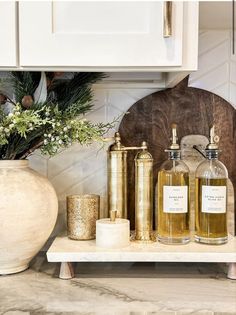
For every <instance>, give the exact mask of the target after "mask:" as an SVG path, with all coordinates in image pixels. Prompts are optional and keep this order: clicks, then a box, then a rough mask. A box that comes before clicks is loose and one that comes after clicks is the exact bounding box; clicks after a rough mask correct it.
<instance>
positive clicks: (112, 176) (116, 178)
mask: <svg viewBox="0 0 236 315" xmlns="http://www.w3.org/2000/svg"><path fill="white" fill-rule="evenodd" d="M114 139H115V142H114V143H113V144H112V145H111V146H110V147H109V149H108V152H107V190H108V191H107V195H108V213H110V211H113V210H116V211H117V218H124V219H126V218H127V151H126V150H125V148H124V146H123V145H122V144H121V138H120V134H119V133H118V132H116V133H115V137H114Z"/></svg>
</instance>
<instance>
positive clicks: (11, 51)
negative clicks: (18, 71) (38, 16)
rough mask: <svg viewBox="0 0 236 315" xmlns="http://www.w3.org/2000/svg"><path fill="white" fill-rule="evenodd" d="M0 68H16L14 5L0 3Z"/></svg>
mask: <svg viewBox="0 0 236 315" xmlns="http://www.w3.org/2000/svg"><path fill="white" fill-rule="evenodd" d="M0 38H1V49H0V67H1V68H4V67H16V49H17V46H16V45H17V42H16V3H15V2H14V1H0Z"/></svg>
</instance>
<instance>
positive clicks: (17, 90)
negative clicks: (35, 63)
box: [11, 71, 40, 103]
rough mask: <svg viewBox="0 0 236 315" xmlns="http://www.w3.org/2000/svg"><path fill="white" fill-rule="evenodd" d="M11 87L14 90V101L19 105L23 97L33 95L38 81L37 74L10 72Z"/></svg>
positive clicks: (38, 75) (38, 76)
mask: <svg viewBox="0 0 236 315" xmlns="http://www.w3.org/2000/svg"><path fill="white" fill-rule="evenodd" d="M11 79H12V85H13V88H14V94H15V99H16V102H17V103H20V102H21V100H22V98H23V97H24V96H25V95H31V96H32V95H33V94H34V91H35V89H36V88H37V85H38V83H39V80H40V74H39V73H37V72H27V71H24V72H21V71H19V72H18V71H14V72H11Z"/></svg>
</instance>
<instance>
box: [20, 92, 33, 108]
mask: <svg viewBox="0 0 236 315" xmlns="http://www.w3.org/2000/svg"><path fill="white" fill-rule="evenodd" d="M33 103H34V100H33V97H32V96H31V95H25V96H24V97H23V98H22V100H21V104H22V106H23V107H24V108H27V109H28V108H30V107H31V106H32V105H33Z"/></svg>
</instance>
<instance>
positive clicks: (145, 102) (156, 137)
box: [119, 79, 236, 228]
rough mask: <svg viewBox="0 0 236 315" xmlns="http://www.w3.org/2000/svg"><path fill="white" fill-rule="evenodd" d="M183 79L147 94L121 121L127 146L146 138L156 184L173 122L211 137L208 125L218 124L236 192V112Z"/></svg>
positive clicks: (130, 194) (131, 177) (130, 200)
mask: <svg viewBox="0 0 236 315" xmlns="http://www.w3.org/2000/svg"><path fill="white" fill-rule="evenodd" d="M187 83H188V79H184V80H183V81H182V82H181V83H179V84H178V85H177V86H176V87H174V88H172V89H167V90H163V91H160V92H156V93H153V94H151V95H149V96H146V97H144V98H143V99H141V100H139V101H138V102H137V103H135V104H134V105H133V106H132V107H131V108H130V109H129V110H128V112H129V114H127V115H125V116H124V118H123V119H122V121H121V124H120V127H119V132H120V134H121V137H122V141H123V144H124V145H125V146H138V145H140V144H141V142H142V141H147V142H148V145H149V151H150V152H151V154H152V155H153V158H154V185H155V183H156V180H157V173H158V170H159V169H160V166H161V164H162V163H163V162H164V161H165V160H166V158H167V156H166V153H165V152H164V150H165V149H166V148H167V147H168V145H169V141H170V137H171V134H170V133H171V128H170V127H171V124H172V123H176V124H177V125H178V135H179V138H180V139H181V138H182V137H183V136H185V135H189V134H199V135H204V136H207V137H208V134H209V128H210V126H212V125H213V124H214V125H215V126H216V133H217V134H218V135H219V136H220V139H221V141H220V149H221V150H222V153H221V155H220V160H221V161H222V162H223V163H224V164H225V165H226V167H227V169H228V172H229V178H230V179H231V181H232V183H233V185H234V193H236V190H235V188H236V137H235V132H236V111H235V109H234V108H233V106H232V105H231V104H230V103H228V102H227V101H225V100H224V99H223V98H221V97H220V96H218V95H216V94H213V93H211V92H208V91H205V90H202V89H197V88H193V87H188V86H187ZM134 157H135V152H129V154H128V170H129V173H128V187H129V189H128V211H129V213H128V216H129V219H130V221H131V228H134V163H133V160H134Z"/></svg>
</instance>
